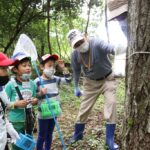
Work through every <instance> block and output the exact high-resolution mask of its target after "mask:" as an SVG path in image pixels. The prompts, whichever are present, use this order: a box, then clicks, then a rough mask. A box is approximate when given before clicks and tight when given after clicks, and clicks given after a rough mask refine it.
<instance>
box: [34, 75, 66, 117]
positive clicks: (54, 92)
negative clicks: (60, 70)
mask: <svg viewBox="0 0 150 150" xmlns="http://www.w3.org/2000/svg"><path fill="white" fill-rule="evenodd" d="M41 79H42V81H43V85H44V88H47V93H46V94H47V97H48V98H49V100H51V99H53V100H57V101H59V100H60V98H59V88H58V86H59V85H60V84H67V81H66V79H65V78H64V77H58V76H54V77H53V78H52V79H48V80H45V79H43V78H42V76H41ZM34 82H35V84H36V86H37V92H39V91H40V89H41V88H42V85H41V83H40V80H39V78H36V79H35V80H34ZM42 102H46V99H45V95H43V96H41V97H40V98H39V99H38V107H40V105H41V103H42ZM38 118H40V119H49V118H52V117H45V118H43V117H42V115H41V112H40V111H38Z"/></svg>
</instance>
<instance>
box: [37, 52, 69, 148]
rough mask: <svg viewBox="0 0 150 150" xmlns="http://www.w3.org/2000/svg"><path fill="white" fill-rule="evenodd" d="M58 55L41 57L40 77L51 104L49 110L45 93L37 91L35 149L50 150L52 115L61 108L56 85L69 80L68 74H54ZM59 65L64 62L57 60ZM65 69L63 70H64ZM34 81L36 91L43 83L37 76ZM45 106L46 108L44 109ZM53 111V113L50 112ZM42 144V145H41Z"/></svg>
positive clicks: (55, 114)
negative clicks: (37, 128) (59, 75)
mask: <svg viewBox="0 0 150 150" xmlns="http://www.w3.org/2000/svg"><path fill="white" fill-rule="evenodd" d="M58 58H59V57H58V56H57V55H55V54H53V55H50V54H46V55H44V56H42V58H41V62H40V63H41V66H40V67H41V70H42V75H41V79H42V81H43V85H44V87H45V88H46V92H45V93H46V95H47V97H48V100H50V101H49V105H51V107H50V108H51V110H50V108H49V105H48V102H47V99H45V95H42V94H41V92H39V93H38V95H39V99H38V108H39V109H38V124H39V125H38V127H39V130H38V131H39V132H38V138H37V146H36V149H37V150H43V149H44V150H50V149H51V144H52V137H53V131H54V127H55V120H54V116H55V117H56V118H57V117H58V116H59V115H60V113H61V108H60V105H59V102H60V99H59V89H58V86H59V85H60V84H66V83H68V82H70V81H71V78H70V76H69V75H67V74H66V72H65V74H64V76H65V77H58V76H55V75H54V74H55V66H56V62H58ZM59 65H60V66H61V67H62V68H63V69H65V68H64V63H63V62H62V61H59ZM64 71H65V70H64ZM35 83H36V85H37V88H38V91H41V89H42V88H43V85H42V84H41V82H40V79H39V78H36V79H35ZM45 108H47V109H45ZM51 111H52V112H53V114H52V113H51ZM43 146H44V147H43Z"/></svg>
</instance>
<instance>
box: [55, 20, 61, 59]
mask: <svg viewBox="0 0 150 150" xmlns="http://www.w3.org/2000/svg"><path fill="white" fill-rule="evenodd" d="M56 21H57V19H55V33H56V41H57V45H58V51H59V56H60V58H61V48H60V43H59V37H58V31H57V23H56Z"/></svg>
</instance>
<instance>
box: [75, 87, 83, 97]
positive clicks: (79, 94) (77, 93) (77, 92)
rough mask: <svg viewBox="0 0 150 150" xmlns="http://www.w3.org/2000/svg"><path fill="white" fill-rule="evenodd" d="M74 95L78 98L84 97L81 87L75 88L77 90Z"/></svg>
mask: <svg viewBox="0 0 150 150" xmlns="http://www.w3.org/2000/svg"><path fill="white" fill-rule="evenodd" d="M74 94H75V96H77V97H80V96H82V92H81V91H80V88H79V87H75V89H74Z"/></svg>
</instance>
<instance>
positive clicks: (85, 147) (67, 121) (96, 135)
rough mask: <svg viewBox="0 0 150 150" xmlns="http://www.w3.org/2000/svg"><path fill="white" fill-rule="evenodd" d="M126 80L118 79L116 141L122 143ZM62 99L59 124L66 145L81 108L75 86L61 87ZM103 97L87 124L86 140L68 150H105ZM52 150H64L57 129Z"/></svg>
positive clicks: (68, 147)
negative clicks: (75, 93) (74, 89)
mask: <svg viewBox="0 0 150 150" xmlns="http://www.w3.org/2000/svg"><path fill="white" fill-rule="evenodd" d="M124 89H125V86H124V79H117V115H118V119H117V129H116V135H115V139H116V141H117V143H120V134H121V127H122V118H123V112H124V95H125V94H124V93H125V92H124V91H125V90H124ZM60 99H61V105H62V110H63V113H62V116H61V117H59V118H58V119H57V120H58V123H59V127H60V128H61V132H62V135H63V139H64V141H65V143H67V140H68V139H69V138H71V137H72V134H73V130H74V124H75V121H76V116H77V114H78V110H79V106H80V101H81V99H80V98H76V97H75V96H74V92H73V86H72V85H71V86H61V87H60ZM103 104H104V100H103V96H100V97H99V99H98V100H97V102H96V104H95V106H94V108H93V110H92V112H91V114H90V116H89V118H88V121H87V124H86V128H85V131H84V139H83V140H80V141H78V142H76V143H74V144H72V145H67V150H105V149H106V147H105V120H104V118H103ZM52 150H62V147H61V142H60V139H59V137H58V132H57V130H56V128H55V133H54V137H53V144H52Z"/></svg>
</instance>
